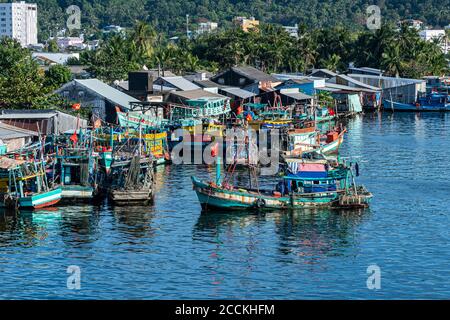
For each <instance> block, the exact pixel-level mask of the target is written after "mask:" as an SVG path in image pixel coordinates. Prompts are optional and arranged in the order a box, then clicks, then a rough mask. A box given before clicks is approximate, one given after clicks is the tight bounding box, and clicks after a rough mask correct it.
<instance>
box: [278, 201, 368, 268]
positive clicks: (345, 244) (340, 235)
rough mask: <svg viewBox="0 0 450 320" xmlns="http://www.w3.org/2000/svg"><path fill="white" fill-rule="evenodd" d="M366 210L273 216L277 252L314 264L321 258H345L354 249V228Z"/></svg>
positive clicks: (316, 211)
mask: <svg viewBox="0 0 450 320" xmlns="http://www.w3.org/2000/svg"><path fill="white" fill-rule="evenodd" d="M368 212H369V210H360V211H358V210H356V211H355V210H353V211H340V210H339V211H337V210H325V209H324V210H314V209H313V210H303V211H292V212H289V213H287V214H274V221H275V232H276V234H277V235H278V236H279V246H278V250H279V252H280V253H281V254H283V255H292V256H298V257H303V258H304V260H305V262H306V263H311V264H313V263H317V262H319V260H321V258H322V257H326V256H337V255H344V254H345V253H346V252H347V249H349V248H350V249H353V248H355V247H356V240H355V237H354V231H355V228H356V227H357V226H358V225H359V224H360V223H361V221H362V219H363V217H364V215H367V214H368Z"/></svg>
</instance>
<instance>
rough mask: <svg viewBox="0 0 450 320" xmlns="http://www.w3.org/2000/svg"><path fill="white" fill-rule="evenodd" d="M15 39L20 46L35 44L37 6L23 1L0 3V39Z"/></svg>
mask: <svg viewBox="0 0 450 320" xmlns="http://www.w3.org/2000/svg"><path fill="white" fill-rule="evenodd" d="M2 36H7V37H10V38H15V39H17V40H18V41H19V42H20V44H21V45H22V46H24V47H25V46H28V45H30V44H32V45H34V44H37V43H38V41H37V5H36V4H29V3H26V2H24V1H21V2H14V3H0V37H2Z"/></svg>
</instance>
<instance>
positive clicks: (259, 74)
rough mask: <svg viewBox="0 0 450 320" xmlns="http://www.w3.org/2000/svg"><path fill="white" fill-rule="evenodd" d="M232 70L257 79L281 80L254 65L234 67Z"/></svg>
mask: <svg viewBox="0 0 450 320" xmlns="http://www.w3.org/2000/svg"><path fill="white" fill-rule="evenodd" d="M231 70H233V71H234V72H236V73H239V74H242V75H243V76H245V77H247V78H249V79H253V80H257V81H271V82H279V80H278V79H277V78H275V77H273V76H271V75H269V74H267V73H265V72H263V71H261V70H258V69H256V68H253V67H232V68H231Z"/></svg>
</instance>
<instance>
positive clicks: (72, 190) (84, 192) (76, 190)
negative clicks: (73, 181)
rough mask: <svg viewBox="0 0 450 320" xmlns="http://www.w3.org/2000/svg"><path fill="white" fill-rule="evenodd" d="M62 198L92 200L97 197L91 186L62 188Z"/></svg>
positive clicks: (65, 186) (67, 186)
mask: <svg viewBox="0 0 450 320" xmlns="http://www.w3.org/2000/svg"><path fill="white" fill-rule="evenodd" d="M61 189H62V193H61V197H62V198H63V200H65V199H68V200H70V199H92V198H94V195H95V189H94V188H93V187H91V186H81V185H64V186H62V187H61Z"/></svg>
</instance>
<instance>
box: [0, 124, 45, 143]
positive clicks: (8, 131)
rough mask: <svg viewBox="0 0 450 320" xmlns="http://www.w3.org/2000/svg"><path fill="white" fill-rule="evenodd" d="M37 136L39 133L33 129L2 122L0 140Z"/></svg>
mask: <svg viewBox="0 0 450 320" xmlns="http://www.w3.org/2000/svg"><path fill="white" fill-rule="evenodd" d="M35 136H37V134H36V133H35V132H33V131H29V130H25V129H21V128H17V127H14V126H10V125H8V124H5V123H2V122H0V140H8V139H17V138H25V137H35Z"/></svg>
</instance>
